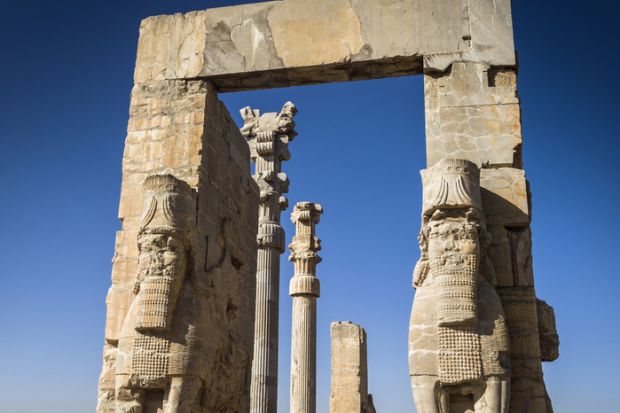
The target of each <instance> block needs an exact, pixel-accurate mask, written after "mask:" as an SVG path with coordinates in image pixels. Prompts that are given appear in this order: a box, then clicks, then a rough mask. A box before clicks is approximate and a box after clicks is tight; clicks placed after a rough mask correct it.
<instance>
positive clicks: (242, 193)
mask: <svg viewBox="0 0 620 413" xmlns="http://www.w3.org/2000/svg"><path fill="white" fill-rule="evenodd" d="M405 75H421V76H423V77H424V102H425V114H426V159H427V165H426V169H425V170H424V171H423V173H422V178H423V186H424V196H423V200H424V201H423V206H422V228H421V231H420V237H419V240H420V248H421V257H420V259H419V261H418V264H417V265H416V268H415V271H414V286H415V287H416V288H417V291H416V296H415V300H414V306H413V311H412V316H411V325H410V336H409V337H410V348H409V367H410V369H409V370H410V381H411V386H412V393H413V396H414V399H415V405H416V408H417V410H418V411H419V412H421V413H422V412H424V413H426V412H431V413H435V412H441V413H449V412H457V413H464V412H485V413H495V412H497V413H505V412H510V413H549V412H552V407H551V401H550V398H549V396H548V394H547V391H546V387H545V383H544V380H543V372H542V367H541V362H542V361H552V360H555V359H556V358H557V357H558V356H559V336H558V333H557V330H556V328H555V315H554V313H553V309H552V307H551V306H549V305H548V304H547V303H546V302H544V301H542V300H540V299H538V298H537V296H536V291H535V285H534V273H533V263H532V254H531V248H532V234H531V231H530V220H531V208H530V205H531V194H530V192H529V184H528V182H527V180H526V178H525V172H524V170H523V162H522V156H521V149H522V145H523V141H522V136H521V110H520V101H519V96H518V93H517V61H516V57H515V50H514V41H513V32H512V15H511V6H510V0H356V1H348V0H279V1H278V0H276V1H267V2H263V3H253V4H247V5H239V6H233V7H224V8H215V9H209V10H205V11H197V12H190V13H185V14H175V15H168V16H155V17H149V18H146V19H144V20H143V21H142V24H141V25H140V36H139V40H138V51H137V60H136V65H135V72H134V82H135V84H134V87H133V89H132V92H131V102H130V108H129V122H128V128H127V136H126V139H125V150H124V154H123V164H122V172H123V176H122V182H121V196H120V206H119V219H120V220H121V222H122V229H121V230H120V231H118V233H117V235H116V243H115V253H114V258H113V263H112V285H111V287H110V289H109V292H108V294H107V298H106V305H107V315H106V326H105V341H104V347H103V366H102V371H101V376H100V380H99V396H98V403H97V412H98V413H112V412H115V413H121V412H126V413H130V412H131V413H155V412H164V413H198V412H200V413H208V412H221V413H239V412H241V413H246V412H252V413H275V411H276V396H277V394H276V393H277V391H276V388H277V387H276V386H277V351H278V328H277V327H278V325H277V318H278V291H279V258H280V254H281V253H282V252H283V250H284V245H285V240H284V233H283V231H282V228H281V227H280V225H279V224H280V212H281V211H282V210H283V209H284V208H286V203H287V201H286V199H285V198H284V197H283V194H284V193H286V192H287V187H288V179H287V178H286V175H285V174H283V173H282V170H281V161H283V160H287V159H289V157H290V154H289V152H288V143H289V142H290V140H292V139H293V137H294V136H295V132H294V122H293V117H294V115H295V112H296V108H295V106H294V105H292V104H291V103H287V104H285V105H284V107H283V108H282V110H281V111H280V112H279V113H272V114H265V115H263V116H261V115H260V113H259V112H258V111H257V110H254V109H250V108H245V109H243V110H242V116H243V119H244V122H245V124H244V126H243V128H242V129H241V131H240V130H239V129H238V128H237V126H236V125H235V122H234V121H233V119H232V117H231V115H230V114H229V113H228V111H227V110H226V108H225V107H224V105H223V104H222V103H221V102H220V101H219V100H218V93H222V92H229V91H241V90H250V89H264V88H274V87H285V86H292V85H304V84H315V83H324V82H340V81H352V80H361V79H376V78H382V77H393V76H405ZM251 159H252V160H254V162H255V167H256V173H255V174H254V176H251V172H250V161H251ZM403 186H406V183H403ZM324 202H329V200H324ZM313 205H316V204H313ZM295 253H296V252H295ZM413 255H414V253H412V262H413V261H414V260H415V257H414V256H413ZM295 278H298V277H295ZM295 278H293V279H294V280H295ZM315 278H316V277H315ZM404 279H405V277H403V280H404ZM295 282H297V281H295ZM313 282H314V281H313ZM403 283H405V281H403ZM316 284H317V286H318V282H316ZM403 285H404V284H403ZM292 291H293V290H292ZM309 291H310V292H308V291H307V290H305V289H299V291H298V290H294V291H293V292H294V294H293V295H294V299H295V300H296V302H297V303H301V302H304V303H306V302H313V303H314V304H315V301H316V297H318V290H317V291H316V292H315V291H314V290H312V289H310V290H309ZM313 300H314V301H313ZM306 307H308V306H306ZM308 308H310V307H308ZM313 308H314V307H313ZM299 320H301V319H298V321H299ZM308 320H309V321H308V322H314V321H312V320H311V318H308ZM298 324H299V326H298V327H299V329H300V330H299V334H300V336H299V337H302V336H303V337H304V338H305V337H306V336H308V338H309V339H310V338H312V339H316V337H310V336H312V335H313V333H312V332H311V331H310V332H309V330H307V327H308V326H307V325H304V323H303V322H301V323H298ZM319 328H321V327H319ZM342 328H343V329H344V328H345V327H342ZM353 330H355V329H354V328H353ZM343 331H344V330H343ZM303 332H305V334H303ZM333 334H334V335H333V337H340V336H341V333H340V332H339V330H338V329H337V328H335V329H334V330H333ZM342 334H345V333H344V332H343V333H342ZM358 335H359V334H358ZM343 337H344V336H343ZM352 340H353V343H354V344H355V343H356V342H355V340H358V339H355V338H354V339H352ZM359 340H362V339H359ZM359 340H358V341H359ZM357 346H358V347H359V346H360V344H359V343H358V344H357ZM340 347H341V344H338V340H336V341H335V349H337V348H340ZM356 351H357V350H356ZM360 351H361V350H360ZM364 351H365V350H364ZM306 353H307V354H310V353H308V352H306ZM299 354H303V351H300V352H299ZM403 357H404V355H403ZM358 364H359V365H360V367H359V370H360V372H361V371H362V370H363V368H362V367H361V366H362V364H364V363H363V362H361V361H360V362H359V363H358ZM335 365H336V366H338V365H340V364H338V363H336V364H335ZM307 370H308V369H306V370H305V371H307ZM297 373H299V375H298V376H296V377H302V376H301V373H302V371H298V372H297ZM340 373H342V372H340ZM340 373H338V374H340ZM360 374H361V373H360ZM404 379H405V380H406V378H404ZM304 380H306V379H304ZM343 380H344V379H343ZM347 380H348V379H347ZM341 383H344V381H342V382H341ZM352 386H356V387H355V388H354V389H351V393H347V392H346V389H342V388H341V387H337V388H338V389H339V390H338V394H341V395H344V394H352V395H354V397H357V396H356V395H357V394H359V395H360V396H359V398H360V400H361V402H360V403H362V406H361V407H359V406H358V404H359V403H358V402H357V401H355V402H354V404H355V406H358V407H355V409H358V408H359V409H361V410H356V411H374V407H373V406H372V399H371V398H370V396H368V397H367V389H365V388H364V384H363V383H362V384H360V383H357V382H355V383H354V382H352ZM308 391H309V392H310V393H308V394H312V389H310V387H308ZM377 391H380V389H377ZM343 397H345V396H343ZM347 397H348V396H347ZM304 400H307V398H306V399H304ZM343 400H344V399H343ZM356 400H357V399H356ZM310 410H312V409H311V408H310Z"/></svg>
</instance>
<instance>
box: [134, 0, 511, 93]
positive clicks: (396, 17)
mask: <svg viewBox="0 0 620 413" xmlns="http://www.w3.org/2000/svg"><path fill="white" fill-rule="evenodd" d="M423 57H424V58H425V59H426V60H425V61H424V64H425V66H426V68H427V69H429V70H432V69H439V70H444V69H446V68H447V67H448V66H449V65H450V64H451V63H452V62H455V61H460V60H468V61H477V62H481V63H485V64H489V65H496V66H514V65H515V56H514V45H513V38H512V24H511V13H510V2H509V1H508V0H496V1H493V2H491V1H490V0H476V1H471V2H469V4H468V7H463V4H462V0H441V1H428V0H355V1H349V0H312V1H310V0H284V1H271V2H265V3H256V4H251V5H240V6H234V7H224V8H217V9H209V10H206V11H199V12H191V13H186V14H175V15H170V16H156V17H149V18H147V19H145V20H144V21H143V22H142V25H141V28H140V41H139V46H138V59H137V63H136V71H135V81H136V82H146V81H151V80H163V79H181V78H197V77H205V78H209V79H211V80H212V81H213V82H214V83H215V85H216V86H217V87H218V89H219V90H241V89H251V88H265V87H277V86H287V85H294V84H307V83H317V82H329V81H343V80H355V79H371V78H377V77H390V76H399V75H405V74H412V73H420V72H421V70H422V63H423Z"/></svg>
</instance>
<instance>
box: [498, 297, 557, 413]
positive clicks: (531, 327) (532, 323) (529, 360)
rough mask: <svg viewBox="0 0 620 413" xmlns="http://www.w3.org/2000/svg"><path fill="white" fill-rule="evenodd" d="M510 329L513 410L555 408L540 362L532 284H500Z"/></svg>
mask: <svg viewBox="0 0 620 413" xmlns="http://www.w3.org/2000/svg"><path fill="white" fill-rule="evenodd" d="M498 292H499V294H500V297H501V299H502V304H503V306H504V311H505V313H506V320H507V322H508V325H509V330H510V349H511V357H510V362H511V368H512V380H511V384H510V391H511V397H510V412H511V413H527V412H543V413H544V412H552V411H553V410H552V409H551V402H550V400H549V397H548V395H547V390H546V388H545V383H544V379H543V371H542V366H541V363H540V362H541V347H540V333H539V329H538V314H537V305H536V293H535V291H534V288H533V287H501V288H498Z"/></svg>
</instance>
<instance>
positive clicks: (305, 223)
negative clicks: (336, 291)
mask: <svg viewBox="0 0 620 413" xmlns="http://www.w3.org/2000/svg"><path fill="white" fill-rule="evenodd" d="M322 213H323V209H322V207H321V205H319V204H314V203H312V202H299V203H297V205H295V209H294V210H293V213H292V214H291V221H293V223H294V224H295V228H296V233H295V236H294V237H293V242H291V245H289V248H290V250H291V256H290V258H289V260H290V261H292V262H293V263H294V266H295V274H294V276H293V278H292V279H291V283H290V288H289V294H290V296H291V297H293V327H292V342H291V398H290V406H291V408H290V413H315V412H316V299H317V298H318V297H319V295H320V293H321V286H320V283H319V279H318V278H317V277H316V265H317V264H318V263H319V262H321V257H319V256H318V254H317V251H319V250H320V249H321V241H320V240H319V238H317V237H316V236H315V229H316V224H318V223H319V219H320V216H321V214H322Z"/></svg>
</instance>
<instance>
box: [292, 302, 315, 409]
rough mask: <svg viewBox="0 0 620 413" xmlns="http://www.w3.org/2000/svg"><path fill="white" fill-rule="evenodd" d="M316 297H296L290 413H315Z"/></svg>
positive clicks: (294, 304)
mask: <svg viewBox="0 0 620 413" xmlns="http://www.w3.org/2000/svg"><path fill="white" fill-rule="evenodd" d="M315 395H316V297H313V296H311V295H309V296H302V295H300V296H295V297H293V328H292V341H291V409H290V411H291V413H315V412H316V397H315Z"/></svg>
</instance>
